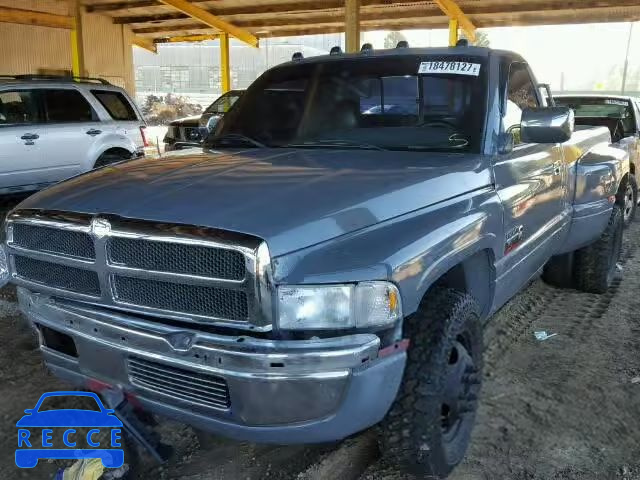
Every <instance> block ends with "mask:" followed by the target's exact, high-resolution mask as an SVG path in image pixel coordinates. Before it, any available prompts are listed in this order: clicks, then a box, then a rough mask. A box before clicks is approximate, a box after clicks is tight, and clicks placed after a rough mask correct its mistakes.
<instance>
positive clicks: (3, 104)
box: [0, 90, 40, 126]
mask: <svg viewBox="0 0 640 480" xmlns="http://www.w3.org/2000/svg"><path fill="white" fill-rule="evenodd" d="M39 120H40V119H39V115H38V106H37V102H36V100H35V97H34V95H33V91H31V90H14V91H8V92H0V126H3V125H25V124H31V123H38V121H39Z"/></svg>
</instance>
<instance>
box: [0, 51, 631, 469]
mask: <svg viewBox="0 0 640 480" xmlns="http://www.w3.org/2000/svg"><path fill="white" fill-rule="evenodd" d="M610 143H611V138H610V133H609V131H608V130H607V129H606V128H604V127H581V128H578V129H576V130H575V131H574V126H573V115H572V112H571V110H570V109H568V108H566V107H546V106H545V104H544V99H543V95H541V92H540V90H539V88H538V85H537V83H536V81H535V79H534V77H533V75H532V74H531V71H530V69H529V67H528V65H527V63H526V62H525V61H524V60H523V59H522V58H521V57H520V56H518V55H516V54H514V53H511V52H506V51H497V50H489V49H484V48H475V47H463V46H461V47H456V48H434V49H409V48H402V49H394V50H386V51H379V52H366V53H363V54H353V55H351V54H350V55H332V56H323V57H316V58H309V59H302V60H297V61H292V62H289V63H286V64H283V65H280V66H277V67H274V68H272V69H270V70H268V71H267V72H266V73H264V74H263V75H262V76H261V77H260V78H259V79H258V80H256V81H255V83H254V84H253V85H252V86H251V87H250V88H249V89H248V90H247V91H246V93H245V95H243V97H242V98H241V99H240V100H239V101H238V103H237V104H236V107H235V108H233V109H232V110H231V112H229V114H228V115H226V116H225V117H224V118H223V119H222V120H221V121H220V123H219V124H218V126H217V127H216V131H215V134H214V135H212V136H210V137H209V139H208V140H207V144H206V145H205V148H204V150H203V151H202V152H198V153H193V154H188V155H185V154H182V155H176V156H171V155H169V156H167V157H166V158H164V160H163V161H162V162H157V161H155V160H152V159H141V160H133V161H129V162H124V163H120V164H117V165H112V166H107V167H105V168H102V169H100V170H97V171H95V172H92V173H89V174H86V175H82V176H79V177H75V178H73V179H71V180H69V181H66V182H64V183H61V184H59V185H56V186H53V187H51V188H49V189H47V190H45V191H43V192H40V193H38V194H36V195H34V196H32V197H31V198H29V199H27V200H26V201H24V202H23V203H22V204H20V205H19V206H18V207H17V208H16V209H15V210H14V211H12V212H11V213H10V214H9V216H8V218H7V222H6V246H5V250H4V253H5V255H6V262H7V266H8V274H7V275H6V276H7V277H8V278H10V281H11V282H12V283H14V284H15V285H17V287H18V297H19V302H20V307H21V309H22V311H23V312H24V313H25V314H26V316H27V317H28V318H29V319H30V321H31V322H32V324H33V326H34V328H35V329H36V330H37V332H38V335H39V338H40V349H41V352H42V354H43V356H44V358H45V361H46V364H47V365H48V367H49V368H50V369H51V371H53V372H54V373H55V374H56V375H58V376H60V377H62V378H64V379H67V380H69V381H72V382H75V383H76V384H78V385H81V386H85V387H87V388H92V389H100V388H107V389H119V390H122V391H124V392H125V393H126V395H128V396H130V397H135V398H136V399H137V403H138V404H139V405H141V406H142V407H143V408H145V409H148V410H149V411H152V412H155V413H158V414H161V415H166V416H168V417H172V418H175V419H179V420H181V421H184V422H187V423H190V424H193V425H196V426H197V427H198V428H201V429H207V430H210V431H212V432H215V433H218V434H220V435H225V436H229V437H233V438H236V439H244V440H250V441H254V442H271V443H280V444H291V443H312V442H325V441H333V440H337V439H342V438H345V437H347V436H349V435H351V434H353V433H355V432H358V431H361V430H363V429H366V428H368V427H371V426H373V425H376V424H379V428H380V431H381V434H380V442H381V449H382V451H383V452H384V453H385V454H386V455H388V456H389V458H390V459H392V460H393V461H395V462H397V463H398V464H399V465H401V466H402V467H403V468H407V469H411V470H415V471H418V472H422V473H423V474H424V473H428V474H433V475H438V476H442V475H446V474H447V473H448V472H449V471H451V470H452V469H453V468H454V467H455V465H457V464H458V463H459V462H460V461H461V460H462V458H463V456H464V453H465V450H466V448H467V445H468V443H469V438H470V433H471V429H472V426H473V423H474V418H475V412H476V408H477V404H478V394H479V391H480V385H481V382H482V363H483V361H482V360H483V359H482V356H483V329H484V325H485V324H486V322H487V321H488V320H489V319H490V318H491V316H492V314H493V313H494V312H495V311H496V310H497V309H499V308H500V307H501V306H502V305H503V304H504V303H505V302H507V301H508V300H509V299H510V298H511V297H513V296H514V295H515V294H516V293H517V292H518V291H519V290H520V289H522V288H524V287H525V286H526V285H527V283H528V282H529V281H530V280H531V279H532V278H535V277H536V275H539V274H540V272H541V271H542V270H543V269H544V276H545V278H546V279H547V280H548V281H550V282H552V283H557V284H560V285H570V286H573V287H575V288H579V289H583V290H587V291H592V292H603V291H605V290H606V289H607V288H608V286H609V285H610V284H611V282H612V278H613V276H614V274H615V272H616V261H617V259H618V257H619V254H620V247H621V239H622V213H621V208H620V204H621V202H623V198H622V197H621V193H620V192H624V189H625V185H626V182H627V181H628V175H629V161H628V154H627V153H626V152H625V151H624V150H622V149H619V148H616V147H614V146H611V145H610Z"/></svg>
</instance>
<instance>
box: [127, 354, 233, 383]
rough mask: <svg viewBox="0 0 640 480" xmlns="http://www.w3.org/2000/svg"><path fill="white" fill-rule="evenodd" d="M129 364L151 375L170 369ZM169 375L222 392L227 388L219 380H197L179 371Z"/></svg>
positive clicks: (133, 361) (133, 362)
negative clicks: (206, 384)
mask: <svg viewBox="0 0 640 480" xmlns="http://www.w3.org/2000/svg"><path fill="white" fill-rule="evenodd" d="M130 364H131V365H132V366H135V367H136V368H140V369H143V370H150V373H151V374H158V373H160V374H163V373H165V372H166V371H167V370H171V367H169V366H163V367H162V368H160V367H155V366H153V365H149V364H145V365H142V364H138V363H136V362H135V360H132V361H131V362H130ZM171 373H172V374H173V375H177V376H179V377H183V378H184V379H185V381H187V382H188V381H195V382H205V383H208V384H211V388H219V389H221V390H224V389H226V388H227V387H226V383H225V382H224V381H221V380H205V379H201V378H198V377H197V376H193V375H187V374H185V373H182V372H181V371H179V370H178V371H172V372H171Z"/></svg>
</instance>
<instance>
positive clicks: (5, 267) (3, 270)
mask: <svg viewBox="0 0 640 480" xmlns="http://www.w3.org/2000/svg"><path fill="white" fill-rule="evenodd" d="M8 282H9V264H8V261H7V252H6V250H5V247H4V244H0V287H4V286H5V285H6V284H7V283H8Z"/></svg>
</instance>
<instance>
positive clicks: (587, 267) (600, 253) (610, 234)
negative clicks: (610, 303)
mask: <svg viewBox="0 0 640 480" xmlns="http://www.w3.org/2000/svg"><path fill="white" fill-rule="evenodd" d="M623 228H624V220H623V211H622V208H620V206H619V205H614V206H613V211H612V212H611V217H610V218H609V223H608V225H607V228H606V229H605V231H604V233H603V234H602V236H601V237H600V238H599V239H598V240H597V241H596V242H595V243H592V244H591V245H588V246H586V247H584V248H581V249H580V250H578V251H576V254H575V264H574V268H575V279H576V284H577V287H578V289H579V290H582V291H584V292H589V293H604V292H606V291H607V289H608V288H609V287H610V286H611V284H612V283H613V279H614V278H615V274H616V271H617V265H618V261H619V260H620V253H621V252H622V231H623Z"/></svg>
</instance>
